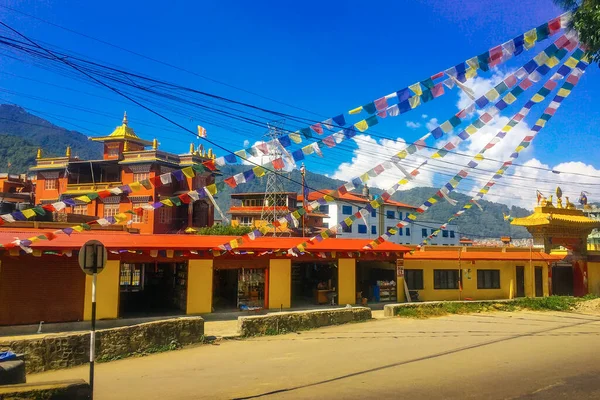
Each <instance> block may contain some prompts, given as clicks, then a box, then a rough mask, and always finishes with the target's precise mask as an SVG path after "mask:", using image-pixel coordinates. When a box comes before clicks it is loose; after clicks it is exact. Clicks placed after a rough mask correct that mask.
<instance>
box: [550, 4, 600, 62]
mask: <svg viewBox="0 0 600 400" xmlns="http://www.w3.org/2000/svg"><path fill="white" fill-rule="evenodd" d="M554 2H555V3H556V4H557V5H558V6H560V7H562V8H563V9H565V10H567V11H571V12H572V13H573V18H572V20H571V23H570V28H571V29H574V30H575V31H577V33H578V34H579V40H580V41H581V43H583V44H584V45H585V46H586V47H587V55H588V56H589V57H590V58H591V59H592V61H593V62H596V63H598V65H599V66H600V0H554Z"/></svg>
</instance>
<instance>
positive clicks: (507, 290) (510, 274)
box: [398, 258, 547, 301]
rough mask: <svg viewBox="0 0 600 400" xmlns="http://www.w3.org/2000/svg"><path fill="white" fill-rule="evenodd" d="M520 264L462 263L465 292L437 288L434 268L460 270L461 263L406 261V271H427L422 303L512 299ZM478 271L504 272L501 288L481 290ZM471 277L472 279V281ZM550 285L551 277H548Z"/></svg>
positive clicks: (455, 261)
mask: <svg viewBox="0 0 600 400" xmlns="http://www.w3.org/2000/svg"><path fill="white" fill-rule="evenodd" d="M517 264H518V262H513V261H476V262H475V263H474V264H473V263H471V262H470V261H466V262H465V261H463V262H461V268H462V284H463V290H462V292H460V291H459V290H458V289H434V288H433V270H434V269H458V261H457V260H411V259H410V258H407V259H405V261H404V269H405V270H407V269H422V270H423V289H422V290H418V292H419V299H420V300H422V301H435V300H461V299H463V300H464V299H465V298H471V299H473V300H494V299H512V298H513V297H514V296H515V275H516V272H515V266H516V265H517ZM478 269H498V270H500V289H477V270H478ZM469 277H470V279H469ZM400 279H401V278H399V279H398V293H399V294H398V298H399V300H400V289H401V288H402V286H400V284H401V283H402V285H403V284H404V283H403V282H400ZM545 280H546V286H547V275H546V276H545Z"/></svg>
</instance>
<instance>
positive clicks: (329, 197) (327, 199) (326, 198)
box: [323, 194, 335, 203]
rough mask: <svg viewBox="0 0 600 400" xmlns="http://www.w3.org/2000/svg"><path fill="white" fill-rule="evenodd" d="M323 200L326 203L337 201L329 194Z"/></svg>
mask: <svg viewBox="0 0 600 400" xmlns="http://www.w3.org/2000/svg"><path fill="white" fill-rule="evenodd" d="M323 199H325V201H326V202H328V203H331V202H332V201H334V200H335V198H333V196H330V195H328V194H326V195H325V196H323Z"/></svg>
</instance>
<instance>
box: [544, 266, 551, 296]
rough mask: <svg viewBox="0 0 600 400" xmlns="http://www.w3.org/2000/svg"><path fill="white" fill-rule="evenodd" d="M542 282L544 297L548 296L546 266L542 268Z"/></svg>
mask: <svg viewBox="0 0 600 400" xmlns="http://www.w3.org/2000/svg"><path fill="white" fill-rule="evenodd" d="M542 282H543V285H544V297H548V296H550V287H549V282H548V265H544V266H543V267H542Z"/></svg>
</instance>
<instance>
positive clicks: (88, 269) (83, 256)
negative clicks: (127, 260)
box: [79, 240, 108, 275]
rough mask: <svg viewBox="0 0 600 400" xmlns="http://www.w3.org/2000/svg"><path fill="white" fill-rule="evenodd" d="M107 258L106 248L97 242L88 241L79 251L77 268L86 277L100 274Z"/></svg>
mask: <svg viewBox="0 0 600 400" xmlns="http://www.w3.org/2000/svg"><path fill="white" fill-rule="evenodd" d="M107 258H108V252H107V251H106V247H104V245H103V244H102V243H100V242H99V241H97V240H88V241H87V242H85V244H84V245H83V246H81V249H79V266H80V267H81V269H82V270H83V272H85V273H86V274H88V275H92V274H94V273H97V274H98V273H100V272H102V270H103V269H104V266H105V265H106V259H107Z"/></svg>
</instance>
